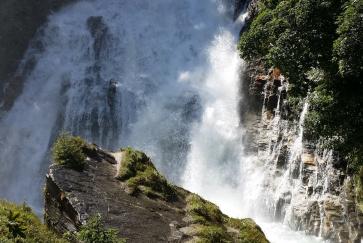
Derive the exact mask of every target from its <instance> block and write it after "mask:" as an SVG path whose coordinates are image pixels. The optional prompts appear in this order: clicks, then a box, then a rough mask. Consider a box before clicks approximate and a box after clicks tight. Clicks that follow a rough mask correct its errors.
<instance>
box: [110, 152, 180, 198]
mask: <svg viewBox="0 0 363 243" xmlns="http://www.w3.org/2000/svg"><path fill="white" fill-rule="evenodd" d="M121 151H122V152H123V156H122V161H121V163H120V165H119V170H118V174H117V176H116V178H117V179H119V180H121V181H124V182H125V183H126V185H127V187H128V189H129V192H130V193H131V194H134V195H136V194H138V193H140V192H141V193H143V194H144V195H146V196H147V197H149V198H158V199H162V200H166V201H173V200H175V199H176V198H177V194H176V190H175V188H174V186H172V185H170V184H169V183H168V181H167V180H166V179H165V177H164V176H162V175H161V174H160V173H159V172H158V171H157V170H156V168H155V166H154V165H153V163H152V162H151V161H150V158H148V157H147V156H146V155H145V154H144V153H143V152H141V151H137V150H134V149H132V148H125V149H121Z"/></svg>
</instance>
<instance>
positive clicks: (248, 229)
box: [227, 218, 269, 243]
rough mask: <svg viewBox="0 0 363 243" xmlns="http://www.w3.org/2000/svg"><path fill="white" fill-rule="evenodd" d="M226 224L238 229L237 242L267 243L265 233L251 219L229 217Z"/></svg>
mask: <svg viewBox="0 0 363 243" xmlns="http://www.w3.org/2000/svg"><path fill="white" fill-rule="evenodd" d="M227 225H228V226H229V227H233V228H235V229H238V230H239V234H238V236H237V239H238V240H237V242H239V243H250V242H259V243H268V242H269V241H268V240H267V239H266V237H265V234H264V233H263V231H262V230H261V228H260V227H259V226H258V225H257V224H256V223H255V222H254V221H253V220H252V219H234V218H229V219H228V220H227Z"/></svg>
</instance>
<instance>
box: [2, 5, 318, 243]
mask: <svg viewBox="0 0 363 243" xmlns="http://www.w3.org/2000/svg"><path fill="white" fill-rule="evenodd" d="M233 2H234V1H231V0H230V1H228V0H198V1H196V0H182V1H171V0H152V1H147V0H133V1H129V0H108V1H104V0H89V1H86V0H85V1H79V2H77V3H75V4H73V5H70V6H68V7H66V8H64V9H63V10H61V11H60V12H58V13H56V14H54V15H52V16H50V17H49V21H48V23H47V24H46V25H45V26H44V27H43V28H42V29H41V30H39V33H38V36H37V37H36V38H35V40H34V41H33V43H32V45H31V46H30V48H29V50H28V52H27V54H26V56H25V58H24V60H23V63H22V65H21V67H20V68H19V70H18V72H19V74H21V75H22V76H23V77H24V78H26V82H25V87H24V92H23V93H22V94H21V96H20V97H18V99H17V101H16V103H15V105H14V107H13V108H12V110H11V111H9V112H8V113H7V114H6V115H5V116H4V117H3V118H2V120H1V121H0V163H1V166H0V196H1V197H5V198H8V199H10V200H15V201H18V202H22V201H26V202H27V203H29V204H30V205H32V206H33V207H35V208H37V209H40V208H41V205H42V203H41V187H42V183H43V177H44V174H45V171H46V169H47V166H48V164H49V163H48V161H49V147H50V145H51V144H52V142H53V140H54V137H55V136H56V135H57V134H58V132H59V131H61V130H66V131H70V132H72V133H74V134H77V135H81V136H83V137H85V138H87V139H88V140H89V141H92V142H95V143H97V144H99V145H101V146H103V147H105V148H107V149H117V148H118V146H134V147H136V148H138V149H141V150H144V151H145V152H146V153H147V154H149V155H150V156H151V157H152V158H153V161H155V163H156V165H157V167H158V169H160V170H161V171H162V172H163V173H164V174H165V175H166V176H167V177H168V179H170V180H172V181H173V182H175V183H177V184H180V185H184V186H185V187H186V188H187V189H189V190H191V191H194V192H197V193H199V194H201V196H204V197H206V198H207V199H209V200H211V201H213V202H215V203H217V204H218V205H219V206H220V207H221V209H222V210H223V211H224V212H226V213H228V214H229V215H231V216H235V217H246V216H251V217H257V216H256V215H258V213H257V212H256V211H253V210H252V209H254V210H255V209H256V208H255V207H253V204H254V202H255V200H256V199H257V198H258V194H259V193H260V192H259V191H258V190H257V189H258V184H259V183H261V181H262V178H261V177H262V175H263V173H262V169H261V168H262V167H261V168H260V167H259V166H258V165H256V164H255V163H254V162H255V161H254V160H253V158H249V157H246V156H244V152H243V144H242V136H243V130H242V127H241V124H240V119H239V117H238V112H237V111H238V110H237V109H238V101H239V93H238V90H239V83H240V79H239V73H240V72H241V68H243V62H242V60H240V59H239V56H238V52H237V50H236V43H237V39H238V32H239V30H240V29H241V26H242V24H243V16H241V17H240V18H239V19H237V21H236V22H233V21H232V15H233ZM258 222H259V223H261V225H262V226H263V227H264V230H265V231H266V233H267V237H268V238H269V239H271V241H272V242H279V243H281V242H313V239H311V238H309V237H305V236H303V235H302V234H300V233H295V232H293V231H290V230H289V229H288V228H287V227H284V226H282V225H281V224H277V223H276V224H271V223H264V221H263V219H258Z"/></svg>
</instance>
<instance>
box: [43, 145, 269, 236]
mask: <svg viewBox="0 0 363 243" xmlns="http://www.w3.org/2000/svg"><path fill="white" fill-rule="evenodd" d="M85 154H86V157H87V159H86V162H87V163H86V167H85V168H84V170H83V171H77V170H73V169H70V168H66V167H64V166H61V165H52V166H51V167H50V170H49V174H48V175H47V180H46V188H45V223H46V224H47V225H48V227H50V228H51V229H53V230H55V231H56V232H58V233H60V234H62V233H65V232H68V231H71V232H72V231H73V232H74V231H77V230H78V229H79V228H80V226H81V225H83V224H85V223H86V221H87V219H89V218H90V217H91V216H93V215H96V214H100V215H101V216H102V220H103V221H104V223H105V225H106V227H112V228H115V229H117V230H119V236H120V237H121V238H124V239H126V240H127V242H242V243H243V242H255V243H267V242H268V240H267V239H266V238H265V235H264V233H263V232H262V230H261V229H260V227H259V226H258V225H256V224H255V222H254V221H253V220H252V219H234V218H230V217H228V216H226V215H224V214H223V213H222V212H221V211H220V210H219V208H218V207H217V206H216V205H214V204H212V203H210V202H208V201H206V200H204V199H202V198H201V197H199V196H198V195H196V194H193V193H191V192H189V191H186V190H184V189H182V188H180V187H177V186H175V185H172V184H170V183H169V182H167V181H166V179H165V178H164V177H163V176H162V175H161V174H159V172H158V171H157V170H156V169H155V167H154V165H153V164H152V162H151V161H150V159H149V158H148V157H147V156H146V155H145V154H144V153H142V152H139V151H135V150H132V149H130V148H127V149H122V150H120V151H119V152H116V153H109V152H106V151H103V150H102V149H100V148H99V147H97V146H92V147H88V148H87V150H86V152H85Z"/></svg>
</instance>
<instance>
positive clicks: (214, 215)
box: [186, 194, 223, 225]
mask: <svg viewBox="0 0 363 243" xmlns="http://www.w3.org/2000/svg"><path fill="white" fill-rule="evenodd" d="M186 201H187V207H186V211H187V214H188V215H189V216H190V217H191V220H192V223H194V224H203V225H213V224H221V223H223V214H222V212H221V210H219V208H218V207H217V206H216V205H215V204H213V203H211V202H208V201H206V200H204V199H203V198H201V197H200V196H198V195H196V194H191V195H189V196H188V197H187V199H186Z"/></svg>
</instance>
